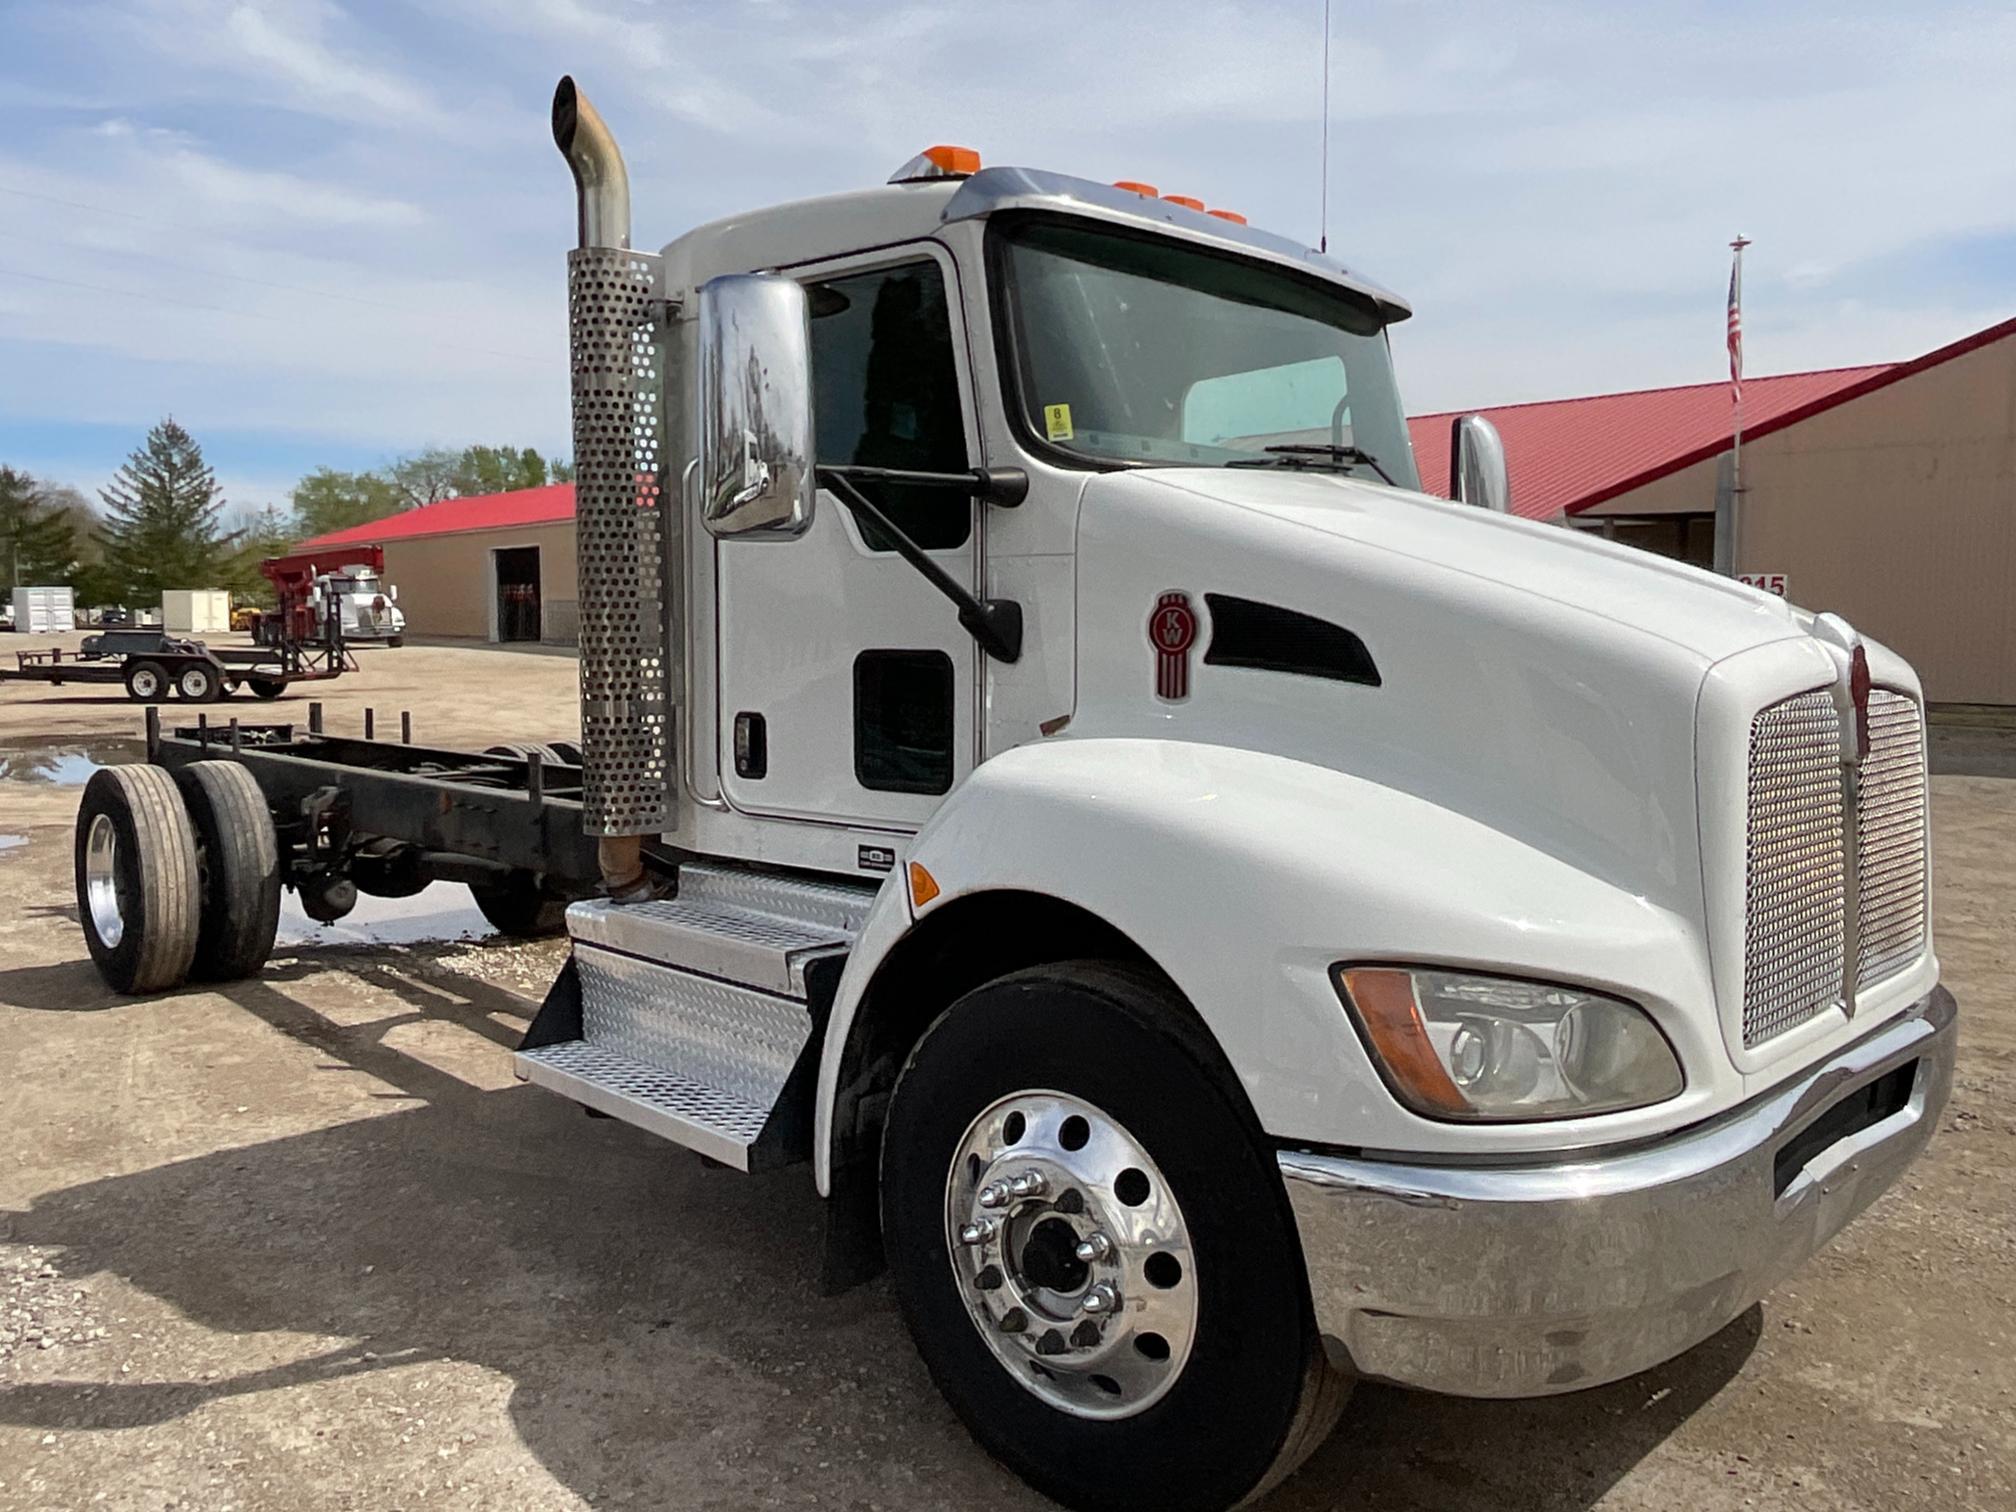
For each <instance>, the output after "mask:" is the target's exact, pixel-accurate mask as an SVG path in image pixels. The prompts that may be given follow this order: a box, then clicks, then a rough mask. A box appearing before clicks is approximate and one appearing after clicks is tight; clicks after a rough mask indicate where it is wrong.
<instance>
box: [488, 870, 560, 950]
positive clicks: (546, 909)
mask: <svg viewBox="0 0 2016 1512" xmlns="http://www.w3.org/2000/svg"><path fill="white" fill-rule="evenodd" d="M469 893H470V896H472V897H473V898H475V900H476V906H477V907H478V908H479V909H481V910H482V912H483V917H484V918H486V919H488V920H489V921H490V923H491V925H492V927H493V928H495V929H496V931H497V932H498V933H499V934H501V935H509V936H510V937H511V938H512V939H514V940H537V939H541V938H543V937H545V936H547V935H556V934H559V933H560V932H561V931H562V930H563V929H565V928H566V927H567V900H566V899H565V898H554V897H549V896H548V895H547V894H546V893H545V892H544V891H543V890H542V889H541V888H540V886H539V879H538V878H537V877H535V876H534V875H533V874H532V873H531V872H528V871H520V872H513V873H512V874H511V880H510V881H509V882H506V883H504V884H503V885H501V886H498V887H478V886H476V885H475V884H474V883H471V884H470V887H469Z"/></svg>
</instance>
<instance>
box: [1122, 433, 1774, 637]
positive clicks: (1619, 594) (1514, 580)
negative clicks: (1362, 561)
mask: <svg viewBox="0 0 2016 1512" xmlns="http://www.w3.org/2000/svg"><path fill="white" fill-rule="evenodd" d="M1128 477H1129V480H1130V481H1134V482H1147V483H1149V484H1150V485H1151V486H1154V487H1159V488H1163V489H1167V490H1170V491H1172V492H1174V491H1180V492H1182V493H1185V494H1188V495H1190V496H1192V497H1194V498H1196V499H1199V500H1202V501H1207V502H1208V503H1210V504H1214V505H1217V506H1219V507H1220V508H1222V509H1227V510H1234V511H1237V512H1238V513H1239V514H1240V515H1241V516H1243V524H1244V526H1245V528H1246V529H1247V531H1249V532H1250V533H1251V538H1252V540H1253V542H1254V544H1255V545H1256V546H1257V545H1259V544H1260V543H1261V542H1262V541H1268V542H1273V543H1278V544H1279V545H1280V546H1281V547H1283V548H1286V549H1294V547H1293V546H1292V545H1291V542H1294V541H1296V540H1297V539H1298V538H1299V539H1300V541H1301V544H1302V549H1305V550H1327V549H1329V548H1328V547H1327V546H1318V545H1316V544H1314V542H1313V541H1311V540H1310V539H1309V538H1310V537H1312V536H1313V537H1316V538H1321V539H1324V540H1325V541H1336V542H1340V543H1348V546H1349V547H1350V548H1351V549H1353V550H1354V551H1355V552H1356V553H1358V554H1360V555H1370V554H1375V553H1376V554H1390V555H1392V556H1394V557H1396V558H1406V559H1409V560H1412V561H1416V562H1422V563H1432V564H1435V565H1436V566H1437V567H1438V568H1439V569H1440V570H1442V571H1443V572H1447V573H1451V574H1458V575H1460V574H1469V575H1472V576H1475V577H1477V578H1479V579H1480V580H1483V581H1486V582H1489V583H1491V584H1493V585H1496V586H1499V587H1503V588H1509V589H1514V590H1517V591H1519V592H1522V593H1530V594H1534V595H1537V596H1539V597H1542V598H1546V599H1549V600H1551V601H1553V602H1555V603H1557V604H1560V605H1563V606H1564V607H1567V608H1572V609H1575V610H1578V611H1580V612H1582V613H1585V614H1591V615H1595V616H1598V617H1600V618H1603V619H1608V620H1612V621H1614V622H1616V623H1617V624H1619V625H1624V626H1628V627H1630V628H1631V629H1633V630H1635V631H1639V632H1642V633H1645V634H1649V635H1655V636H1658V637H1660V638H1662V639H1664V640H1667V641H1670V642H1672V643H1673V644H1674V645H1676V646H1682V647H1685V648H1687V649H1689V650H1692V651H1695V652H1697V653H1698V654H1700V655H1701V656H1703V657H1706V658H1707V659H1708V660H1710V661H1719V660H1721V659H1722V658H1723V657H1725V656H1730V655H1733V654H1734V653H1735V652H1737V651H1742V650H1747V649H1749V648H1750V647H1751V646H1754V645H1757V644H1760V643H1761V642H1763V641H1767V640H1779V639H1783V638H1785V637H1786V636H1790V635H1797V634H1801V633H1803V632H1802V630H1801V629H1800V627H1799V625H1798V624H1797V623H1796V622H1795V619H1794V616H1793V612H1792V610H1791V609H1790V607H1789V606H1788V605H1787V604H1786V603H1785V601H1784V600H1782V599H1780V598H1778V597H1776V596H1775V595H1773V594H1769V593H1765V592H1763V591H1761V590H1759V589H1756V588H1750V587H1746V586H1745V585H1743V584H1741V583H1738V582H1736V581H1735V580H1734V579H1732V578H1726V577H1721V576H1718V575H1717V574H1715V573H1712V572H1707V571H1704V570H1703V569H1701V568H1699V567H1693V566H1690V565H1688V564H1687V563H1685V562H1676V561H1673V560H1671V559H1669V558H1666V557H1661V556H1655V555H1653V554H1652V553H1651V552H1648V551H1642V550H1640V549H1638V548H1637V547H1634V546H1622V545H1619V544H1617V543H1616V542H1614V541H1606V540H1604V539H1602V537H1600V536H1597V535H1594V534H1591V533H1589V532H1586V531H1580V530H1570V529H1567V528H1565V527H1563V526H1559V525H1544V524H1541V523H1539V522H1537V521H1533V520H1524V519H1520V518H1517V517H1516V516H1508V515H1499V514H1492V513H1490V512H1488V511H1486V510H1481V509H1474V508H1469V507H1466V506H1462V505H1456V504H1451V503H1450V502H1449V501H1448V500H1446V499H1437V498H1432V497H1430V496H1428V495H1426V494H1418V493H1410V492H1406V491H1403V490H1400V489H1394V488H1385V487H1379V486H1376V485H1372V484H1369V483H1364V482H1360V481H1358V480H1356V479H1352V478H1347V477H1342V476H1338V475H1335V474H1324V473H1294V472H1286V471H1278V472H1276V471H1266V470H1261V469H1254V468H1221V467H1212V468H1181V469H1176V468H1170V469H1165V470H1160V471H1156V472H1153V473H1134V474H1130V475H1128Z"/></svg>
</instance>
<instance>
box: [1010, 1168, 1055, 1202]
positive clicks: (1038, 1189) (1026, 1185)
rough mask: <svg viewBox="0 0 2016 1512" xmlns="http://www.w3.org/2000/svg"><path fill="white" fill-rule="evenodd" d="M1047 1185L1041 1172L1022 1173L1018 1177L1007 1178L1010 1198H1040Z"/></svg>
mask: <svg viewBox="0 0 2016 1512" xmlns="http://www.w3.org/2000/svg"><path fill="white" fill-rule="evenodd" d="M1048 1185H1049V1183H1048V1182H1047V1181H1045V1180H1044V1179H1043V1173H1042V1172H1041V1171H1024V1172H1023V1173H1022V1174H1021V1175H1020V1176H1010V1177H1009V1178H1008V1194H1009V1195H1010V1196H1011V1197H1041V1196H1042V1195H1043V1189H1044V1188H1045V1187H1046V1186H1048Z"/></svg>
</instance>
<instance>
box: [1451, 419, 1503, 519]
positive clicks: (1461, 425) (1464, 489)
mask: <svg viewBox="0 0 2016 1512" xmlns="http://www.w3.org/2000/svg"><path fill="white" fill-rule="evenodd" d="M1449 497H1450V498H1452V499H1454V500H1455V501H1456V502H1457V503H1458V504H1475V505H1476V506H1477V507H1478V508H1479V509H1490V510H1495V511H1496V512H1497V513H1499V514H1507V513H1509V512H1510V511H1511V508H1512V477H1511V474H1510V472H1508V471H1507V469H1506V466H1505V442H1504V441H1503V440H1502V439H1501V438H1500V437H1499V435H1498V427H1497V426H1495V425H1493V424H1492V423H1491V422H1490V421H1489V420H1486V419H1485V418H1484V417H1483V416H1482V415H1464V416H1462V417H1461V418H1460V419H1458V420H1457V421H1456V423H1455V426H1454V428H1453V429H1452V430H1451V432H1450V436H1449Z"/></svg>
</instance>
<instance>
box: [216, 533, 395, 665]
mask: <svg viewBox="0 0 2016 1512" xmlns="http://www.w3.org/2000/svg"><path fill="white" fill-rule="evenodd" d="M259 571H260V573H261V574H262V575H263V576H264V577H265V579H266V581H267V582H269V583H271V584H272V585H273V591H274V594H275V595H276V597H277V598H278V600H279V608H278V610H277V611H276V612H275V615H274V616H271V617H268V616H264V615H262V616H259V617H258V618H255V619H254V620H252V622H251V624H250V628H251V630H252V633H253V635H254V636H255V637H257V638H260V639H262V640H263V639H265V638H267V637H269V636H273V635H278V634H280V633H281V632H282V630H283V628H284V630H285V633H287V634H289V635H292V636H293V637H294V638H296V639H298V640H310V639H313V638H315V637H317V636H326V635H328V634H330V633H331V632H332V630H337V629H340V634H341V637H342V639H343V640H344V641H345V642H347V643H349V644H350V645H352V646H355V645H357V644H359V643H360V642H361V643H366V644H368V643H370V642H373V641H377V642H381V643H383V644H384V645H387V646H402V645H404V644H405V643H406V616H405V614H404V613H403V612H402V611H401V610H400V608H399V588H398V585H397V584H393V583H387V582H386V581H385V580H384V578H385V549H384V548H383V547H382V546H345V547H342V548H340V549H339V550H338V552H337V553H336V556H335V557H334V558H333V559H332V558H331V557H330V555H329V554H328V553H326V552H323V553H315V552H301V553H297V554H296V555H293V556H284V557H268V558H267V559H266V560H265V561H263V562H261V563H260V564H259ZM332 621H333V622H334V623H333V624H332Z"/></svg>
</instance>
